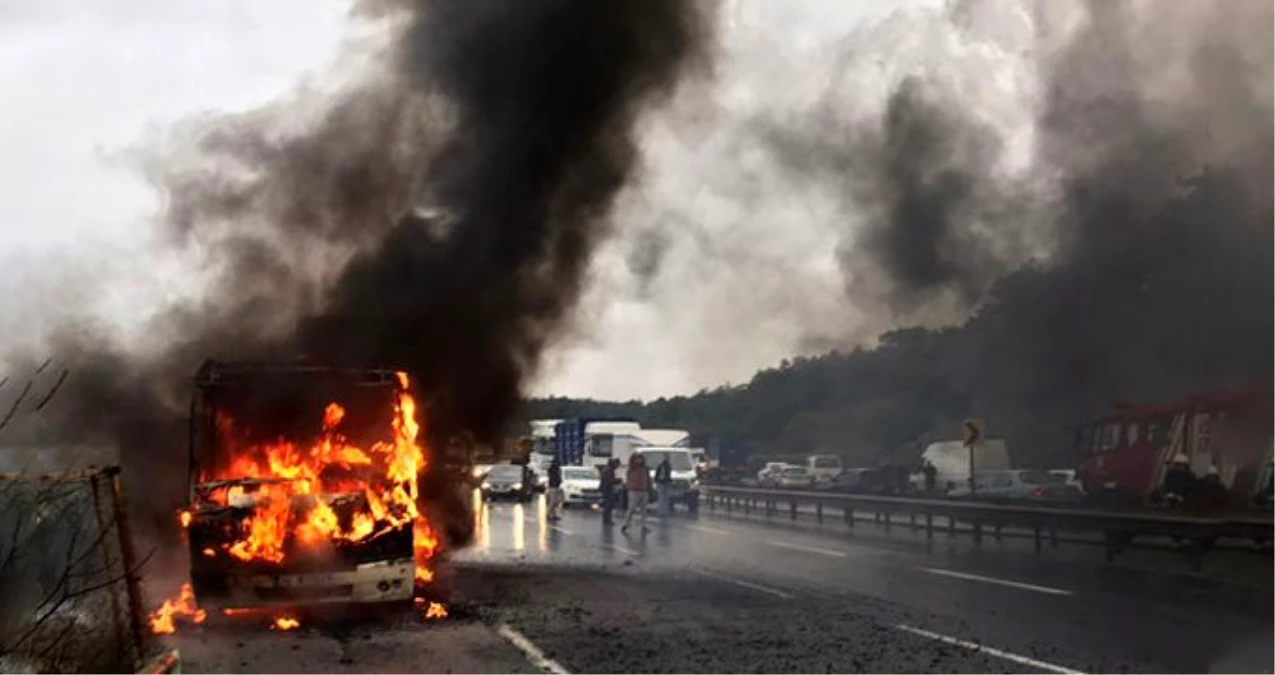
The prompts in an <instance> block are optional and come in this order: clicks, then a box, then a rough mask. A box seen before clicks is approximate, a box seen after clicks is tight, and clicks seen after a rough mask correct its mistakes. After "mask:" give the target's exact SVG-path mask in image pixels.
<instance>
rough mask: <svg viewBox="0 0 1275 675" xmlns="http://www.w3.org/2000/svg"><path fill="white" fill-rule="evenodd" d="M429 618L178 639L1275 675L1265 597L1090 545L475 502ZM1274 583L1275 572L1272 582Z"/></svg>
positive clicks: (393, 655) (587, 659) (626, 661)
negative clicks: (561, 513) (634, 523)
mask: <svg viewBox="0 0 1275 675" xmlns="http://www.w3.org/2000/svg"><path fill="white" fill-rule="evenodd" d="M475 507H476V509H475V525H476V536H475V540H474V542H473V545H472V546H470V547H468V548H467V549H465V550H463V551H460V552H457V553H456V554H454V555H453V556H452V557H451V559H450V560H449V561H448V562H446V563H444V564H441V565H440V566H439V569H438V578H437V581H436V584H435V587H434V588H435V591H436V592H437V593H439V594H440V595H441V596H443V597H445V598H446V600H447V602H448V604H449V608H450V611H451V616H450V617H449V618H448V619H446V620H445V621H441V622H440V621H426V620H424V619H423V618H422V617H421V615H420V612H419V610H415V609H400V610H394V611H389V612H384V613H381V614H373V615H371V618H367V617H361V618H359V617H354V618H346V617H336V618H320V617H305V618H303V619H302V626H301V628H299V629H297V630H295V631H290V632H279V631H273V630H269V629H267V627H266V626H265V625H260V624H259V623H256V624H254V623H253V622H251V621H249V622H246V623H244V622H231V623H227V622H218V625H206V626H201V627H191V626H187V627H183V629H182V630H180V631H179V633H178V634H177V635H176V636H172V638H171V640H172V642H173V643H174V644H176V645H177V646H178V647H179V648H180V649H181V652H182V656H183V670H185V671H186V672H283V671H299V670H300V671H308V672H493V673H495V672H632V671H653V672H687V671H690V672H1068V671H1072V670H1075V671H1082V672H1112V671H1135V672H1151V671H1155V672H1165V671H1168V672H1199V671H1213V672H1263V671H1264V672H1270V671H1271V670H1272V657H1271V651H1272V650H1271V646H1272V645H1271V634H1272V625H1273V622H1272V610H1271V600H1272V593H1271V588H1270V585H1269V580H1268V584H1267V585H1266V586H1252V585H1242V584H1234V583H1228V582H1225V581H1221V580H1218V579H1214V578H1209V577H1208V576H1204V575H1191V574H1180V573H1177V572H1171V571H1166V569H1179V570H1180V569H1181V568H1180V566H1177V567H1173V566H1170V567H1168V568H1166V569H1158V568H1156V567H1155V566H1154V565H1152V566H1139V565H1121V564H1118V565H1104V564H1102V562H1101V558H1100V556H1094V555H1093V551H1092V550H1089V549H1087V548H1084V547H1073V548H1068V547H1063V548H1062V549H1059V550H1057V551H1048V552H1047V553H1046V554H1045V555H1041V556H1037V555H1035V554H1033V553H1032V552H1031V546H1030V543H1026V542H1021V541H1019V542H1015V541H1010V540H1007V541H1006V542H1002V543H1000V544H994V543H991V541H990V539H989V541H988V543H986V545H985V548H982V549H979V548H976V547H974V546H972V544H971V543H970V542H969V541H968V539H962V538H958V539H956V540H952V541H948V540H946V538H945V537H940V538H938V539H936V540H935V541H933V542H926V541H925V539H924V535H923V534H919V535H918V534H913V533H911V532H910V531H909V530H907V528H894V529H893V530H892V531H891V532H890V533H889V534H885V533H884V532H883V531H881V530H879V529H877V528H874V527H865V526H863V525H862V524H861V525H860V526H858V527H856V528H855V529H854V530H853V531H848V530H845V529H842V528H837V527H823V528H815V527H811V526H795V527H794V526H792V525H791V524H789V523H780V524H766V523H764V522H758V521H757V520H741V519H739V518H724V517H713V516H710V515H708V514H701V516H700V517H698V518H690V517H687V516H685V515H682V514H679V515H677V516H674V517H673V518H669V519H665V520H660V519H656V518H651V519H650V521H649V524H650V527H651V528H652V531H651V532H650V534H649V535H647V536H646V537H641V536H628V537H626V536H624V535H622V534H621V533H620V531H619V528H618V527H616V528H604V527H602V525H601V522H600V521H601V518H600V514H599V513H597V512H596V511H578V510H570V511H567V512H566V513H565V517H564V519H563V520H562V521H561V522H559V523H549V522H548V521H547V519H546V517H545V516H546V511H545V505H544V500H543V498H540V499H538V500H537V501H536V502H534V503H532V504H528V505H519V504H492V505H487V504H482V503H481V501H480V500H477V499H476V498H475ZM1266 564H1267V565H1269V561H1267V563H1266Z"/></svg>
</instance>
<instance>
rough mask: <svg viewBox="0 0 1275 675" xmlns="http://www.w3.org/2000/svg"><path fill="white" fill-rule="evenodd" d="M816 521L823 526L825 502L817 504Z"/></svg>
mask: <svg viewBox="0 0 1275 675" xmlns="http://www.w3.org/2000/svg"><path fill="white" fill-rule="evenodd" d="M815 520H817V521H819V524H820V525H823V502H815Z"/></svg>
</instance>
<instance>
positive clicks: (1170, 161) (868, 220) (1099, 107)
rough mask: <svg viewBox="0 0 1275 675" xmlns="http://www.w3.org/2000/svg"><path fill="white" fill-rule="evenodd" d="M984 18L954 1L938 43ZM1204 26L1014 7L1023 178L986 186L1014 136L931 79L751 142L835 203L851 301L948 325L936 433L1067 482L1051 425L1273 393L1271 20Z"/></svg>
mask: <svg viewBox="0 0 1275 675" xmlns="http://www.w3.org/2000/svg"><path fill="white" fill-rule="evenodd" d="M989 4H990V5H994V4H995V3H979V2H958V3H954V4H953V5H951V6H950V7H949V9H948V12H949V14H948V19H949V21H950V29H951V30H953V31H955V32H956V33H958V34H960V33H961V32H962V31H965V30H967V29H968V28H969V25H970V23H969V22H970V20H971V18H972V17H974V16H975V15H976V14H978V12H980V11H981V10H982V9H987V8H988V6H989ZM1215 7H1216V10H1217V11H1207V10H1206V9H1205V8H1203V7H1199V6H1194V5H1192V6H1180V7H1174V8H1172V10H1169V8H1167V7H1165V6H1162V5H1159V4H1156V5H1154V6H1147V5H1139V4H1137V3H1132V2H1107V1H1094V2H1081V3H1077V4H1075V5H1071V4H1069V3H1038V4H1035V5H1032V6H1031V11H1032V15H1033V17H1034V20H1035V21H1036V23H1037V25H1036V38H1037V39H1036V44H1035V45H1033V49H1034V50H1035V51H1034V54H1035V57H1036V62H1035V69H1036V72H1037V73H1038V75H1039V82H1038V84H1039V87H1038V89H1037V92H1038V93H1037V94H1036V96H1037V100H1035V101H1034V108H1035V110H1036V119H1035V124H1034V126H1035V128H1034V138H1035V141H1034V157H1033V159H1032V164H1031V168H1030V169H1029V171H1028V172H1027V175H1026V176H1016V177H1013V178H1008V177H1006V176H1004V175H1003V174H1001V173H1000V172H998V170H997V165H998V163H999V162H1000V160H1001V159H1002V158H1003V155H1004V152H1005V150H1004V149H1005V147H1006V142H1007V135H1008V133H1009V131H1008V130H1005V129H999V128H996V127H994V126H992V125H990V124H988V123H985V122H981V121H979V120H980V119H981V118H980V115H979V114H978V113H979V110H978V108H977V106H978V103H977V102H975V103H971V102H969V101H967V100H962V99H961V98H959V97H957V96H954V95H953V90H954V89H955V88H956V87H954V86H953V85H952V84H951V83H948V82H942V81H938V80H936V79H935V78H932V77H930V76H929V75H928V74H918V75H914V76H910V77H904V78H900V79H899V81H898V84H897V85H896V86H895V88H894V90H893V92H892V94H891V95H890V97H889V101H888V104H887V105H886V106H885V111H884V113H883V114H882V115H881V116H880V117H879V118H875V119H871V120H869V121H867V122H865V123H862V124H852V125H848V126H847V125H845V124H840V123H839V120H840V119H842V116H841V115H839V114H837V111H836V110H831V111H829V110H820V111H817V114H816V115H812V117H811V118H810V119H809V120H803V122H805V124H800V125H775V124H773V121H767V123H766V124H765V125H763V128H764V129H765V131H766V134H767V138H768V139H769V140H770V144H771V147H772V148H773V149H774V151H775V156H776V157H777V158H778V159H779V160H780V161H781V162H783V164H784V165H785V166H786V167H787V168H788V169H789V170H790V171H793V172H794V173H795V174H796V175H797V176H798V177H800V178H801V179H808V178H810V177H815V178H817V179H819V180H821V181H824V182H826V183H827V184H828V185H829V186H831V187H832V188H833V189H835V190H837V191H839V192H840V194H841V195H842V196H843V197H844V203H845V205H846V209H845V215H844V218H845V221H846V225H847V228H846V231H847V235H846V239H845V243H844V244H843V248H842V256H841V261H842V264H843V272H844V274H845V276H846V278H847V285H848V288H849V290H850V293H851V298H852V300H854V301H855V302H856V304H858V305H859V306H860V307H867V308H869V309H872V310H876V311H877V312H884V313H886V314H888V315H889V316H891V317H893V318H894V319H895V320H896V325H897V321H899V320H902V321H904V322H906V321H909V320H911V321H918V322H921V323H931V322H930V321H927V320H926V319H927V317H926V312H927V310H928V311H933V312H935V313H937V314H939V315H940V319H942V321H940V322H947V323H953V322H954V323H958V324H963V325H961V326H960V327H959V328H958V329H957V330H948V331H942V332H936V333H933V334H932V336H931V337H930V338H927V344H931V343H937V344H939V345H940V348H939V349H938V350H937V352H934V350H929V351H928V352H927V353H929V354H930V356H929V357H927V358H929V359H932V367H931V368H930V369H929V370H928V371H927V372H928V373H929V374H930V375H932V376H934V377H937V378H940V379H942V380H943V382H944V387H945V388H948V389H950V390H952V391H953V392H954V400H958V401H961V402H962V403H961V405H959V406H955V407H950V408H948V409H947V410H944V411H933V412H934V413H935V416H936V417H939V416H946V417H948V418H953V417H955V418H958V419H959V417H960V416H962V415H972V416H979V417H986V418H988V419H990V420H992V424H993V426H994V431H995V432H996V433H997V435H1005V436H1008V437H1009V438H1010V440H1011V448H1014V447H1016V448H1017V449H1018V453H1016V454H1018V456H1019V459H1020V460H1027V461H1031V460H1036V461H1041V462H1046V461H1051V462H1058V463H1069V462H1072V461H1074V458H1073V457H1072V456H1071V453H1070V452H1069V451H1068V450H1069V446H1070V443H1071V441H1072V439H1071V436H1070V433H1069V431H1068V427H1069V425H1070V424H1074V423H1077V422H1079V421H1081V420H1083V419H1085V417H1086V416H1087V415H1090V414H1093V413H1094V412H1096V411H1097V410H1099V409H1101V408H1105V407H1106V406H1108V405H1110V404H1112V403H1116V402H1120V401H1148V402H1150V401H1167V400H1171V399H1173V398H1175V397H1178V396H1183V395H1185V394H1188V393H1192V392H1196V391H1200V390H1207V389H1212V388H1224V387H1236V386H1245V385H1253V384H1263V383H1269V381H1270V378H1271V376H1272V373H1273V372H1275V365H1273V362H1272V352H1273V351H1275V343H1273V338H1272V334H1273V331H1272V328H1273V321H1272V312H1273V306H1275V302H1273V301H1275V295H1273V293H1272V281H1271V280H1272V278H1273V276H1275V275H1273V273H1275V269H1273V268H1275V266H1273V264H1272V227H1271V223H1272V215H1273V213H1272V193H1271V188H1270V186H1271V184H1272V171H1271V167H1272V159H1273V158H1272V141H1273V138H1275V136H1273V134H1272V110H1273V108H1272V89H1271V86H1272V85H1271V83H1272V33H1271V28H1270V27H1271V23H1272V8H1271V5H1270V3H1263V2H1257V1H1253V2H1244V1H1237V2H1230V3H1225V4H1224V5H1218V6H1215ZM1067 11H1072V12H1073V15H1072V16H1071V17H1066V16H1064V15H1066V14H1067ZM993 13H995V12H993ZM987 14H988V13H987V12H984V17H986V15H987ZM1068 19H1074V28H1068V29H1067V30H1064V27H1068V26H1072V25H1073V24H1072V23H1068ZM1055 31H1056V32H1055ZM828 120H833V122H828ZM1042 186H1043V187H1042ZM945 300H946V301H948V302H945ZM953 300H955V306H956V307H957V308H958V309H959V310H960V311H958V312H956V313H955V315H953V312H952V311H951V310H952V307H953V304H952V303H951V301H953ZM931 318H932V317H931ZM935 353H937V355H938V356H934V354H935ZM882 358H883V359H884V358H887V357H885V356H882ZM900 386H902V385H900Z"/></svg>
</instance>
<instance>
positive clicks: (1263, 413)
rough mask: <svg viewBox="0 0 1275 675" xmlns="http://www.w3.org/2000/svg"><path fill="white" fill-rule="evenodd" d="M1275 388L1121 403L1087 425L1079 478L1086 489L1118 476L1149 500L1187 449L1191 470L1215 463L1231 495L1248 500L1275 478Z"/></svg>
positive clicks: (1124, 488) (1122, 485) (1124, 487)
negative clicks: (1274, 473) (1274, 392)
mask: <svg viewBox="0 0 1275 675" xmlns="http://www.w3.org/2000/svg"><path fill="white" fill-rule="evenodd" d="M1271 410H1272V396H1271V389H1270V388H1269V387H1265V388H1253V389H1243V390H1231V391H1217V392H1210V393H1204V394H1198V395H1193V396H1190V397H1188V398H1186V399H1185V400H1181V401H1176V402H1173V403H1169V404H1165V405H1119V406H1115V407H1114V408H1113V409H1112V411H1111V412H1109V413H1108V414H1106V415H1103V416H1102V417H1100V418H1098V419H1096V420H1094V421H1092V422H1090V423H1089V424H1087V425H1085V426H1083V427H1081V428H1080V429H1079V430H1078V431H1079V433H1078V438H1079V440H1080V442H1081V444H1082V450H1083V451H1084V453H1085V455H1086V458H1085V460H1084V462H1083V463H1082V464H1081V467H1080V471H1079V474H1080V480H1081V482H1082V484H1083V486H1084V488H1085V491H1086V492H1088V493H1091V494H1093V493H1096V492H1098V491H1099V490H1101V489H1102V488H1103V486H1104V485H1109V484H1111V483H1114V484H1115V486H1116V487H1117V488H1118V490H1119V491H1120V492H1122V493H1124V494H1127V495H1130V496H1133V497H1137V498H1139V499H1142V500H1145V499H1146V498H1147V497H1149V496H1150V495H1151V494H1152V493H1153V492H1154V491H1155V490H1156V488H1157V487H1159V485H1160V484H1161V482H1162V481H1163V478H1164V472H1165V469H1166V467H1167V466H1168V464H1169V462H1170V461H1171V460H1172V459H1174V458H1175V457H1179V456H1185V458H1186V460H1187V462H1188V463H1189V465H1190V467H1191V470H1192V472H1193V473H1194V474H1195V475H1197V476H1204V475H1206V474H1207V473H1208V472H1209V470H1210V469H1216V470H1217V473H1218V475H1219V477H1220V478H1221V480H1222V483H1223V485H1225V486H1226V488H1227V491H1228V493H1229V495H1230V498H1231V501H1232V502H1233V503H1234V504H1235V505H1241V504H1245V503H1248V502H1249V501H1250V500H1251V499H1252V497H1253V496H1254V495H1255V494H1257V493H1258V492H1259V491H1260V490H1262V489H1263V488H1264V486H1265V485H1266V484H1267V483H1268V482H1269V481H1270V473H1271V451H1272V448H1273V447H1275V443H1273V440H1272V412H1271Z"/></svg>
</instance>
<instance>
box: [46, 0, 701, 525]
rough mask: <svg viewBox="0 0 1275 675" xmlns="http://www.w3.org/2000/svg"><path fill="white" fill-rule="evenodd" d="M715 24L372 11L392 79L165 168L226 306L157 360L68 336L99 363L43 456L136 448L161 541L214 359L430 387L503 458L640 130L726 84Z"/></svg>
mask: <svg viewBox="0 0 1275 675" xmlns="http://www.w3.org/2000/svg"><path fill="white" fill-rule="evenodd" d="M711 8H712V7H711V5H710V4H706V3H696V2H690V1H682V0H622V1H619V2H606V3H596V2H576V1H573V0H547V1H541V2H513V3H510V2H500V1H496V0H467V1H466V2H424V1H420V2H411V1H408V0H402V1H399V0H381V1H378V2H370V1H369V2H365V3H364V4H363V5H361V6H360V9H362V10H363V11H365V12H366V13H367V14H368V15H369V16H372V17H375V18H377V19H381V20H384V21H385V24H386V25H387V26H389V27H391V28H392V30H394V31H395V34H394V35H395V37H394V39H393V42H392V45H391V47H390V48H389V49H388V52H387V54H386V55H385V60H384V66H385V67H383V68H379V69H373V70H371V71H370V72H368V73H365V76H364V77H363V79H362V80H360V81H359V82H358V83H357V84H355V85H353V86H349V87H346V88H345V89H343V90H341V91H340V92H339V93H338V94H335V95H333V97H332V98H325V97H323V96H320V95H316V94H313V93H311V94H309V95H302V96H299V97H298V98H297V100H296V101H292V102H289V103H286V104H277V105H274V106H270V107H267V108H264V109H261V110H257V111H253V112H250V113H246V114H240V115H234V116H221V117H208V118H204V119H200V120H194V121H192V122H191V123H190V124H189V125H188V126H187V127H185V128H183V129H181V130H179V134H183V135H182V136H181V138H180V139H179V140H183V139H193V140H191V141H190V142H188V143H177V144H175V145H172V146H170V148H169V151H168V152H165V153H163V154H160V155H156V156H155V157H153V158H152V160H151V161H150V162H149V163H148V169H149V173H150V175H151V177H152V179H153V180H154V182H155V183H156V184H157V185H158V186H159V187H160V188H161V189H162V190H163V191H164V194H165V210H164V214H163V222H162V234H163V236H164V237H165V239H166V240H167V241H168V242H169V243H170V244H171V245H173V246H177V247H180V248H181V249H182V250H185V251H187V252H189V253H190V254H191V257H192V258H194V259H196V260H198V261H199V264H200V265H201V266H202V271H203V272H204V274H205V275H206V276H207V278H208V279H209V283H208V286H207V289H206V291H205V292H204V293H203V294H202V295H200V296H199V297H198V298H197V299H195V300H193V301H190V302H181V303H178V304H177V305H175V306H173V307H170V308H168V309H167V310H166V311H164V312H162V313H160V314H159V316H158V317H157V318H156V319H155V320H154V321H153V322H152V323H151V324H150V326H149V330H148V331H147V333H148V335H147V338H148V339H149V348H148V349H145V350H140V351H139V350H136V349H130V350H125V349H123V348H119V347H117V346H115V345H111V344H109V343H108V342H106V341H104V340H101V339H98V338H96V337H95V333H94V332H93V331H91V330H89V329H85V328H83V327H79V326H76V327H71V326H67V327H64V328H63V329H61V330H60V331H58V332H57V334H56V335H55V337H54V340H53V348H54V351H55V354H56V355H57V356H58V357H59V358H60V359H63V360H65V359H66V358H68V357H70V358H72V359H73V361H74V363H75V364H76V365H75V366H74V367H73V370H72V374H71V376H70V377H69V378H68V380H67V382H66V383H65V385H64V386H63V387H62V391H61V393H60V394H59V400H58V401H56V402H55V403H54V404H51V405H50V406H49V409H48V410H47V411H46V417H48V418H49V420H48V423H47V424H45V425H43V427H42V429H43V430H44V431H43V435H44V438H43V439H39V440H43V441H46V442H51V441H63V440H66V439H68V438H71V437H76V438H77V439H78V440H96V441H98V442H106V443H110V444H118V447H119V452H120V454H121V458H122V460H123V462H124V463H125V465H126V473H128V474H130V475H131V476H132V477H133V478H134V483H135V484H137V485H147V486H148V490H147V500H148V504H147V505H148V506H152V507H160V506H161V505H162V506H163V507H165V508H156V509H155V511H156V513H157V518H158V521H157V523H156V524H157V525H160V523H162V525H160V526H161V527H162V526H167V522H166V520H165V519H167V518H168V517H169V516H168V513H169V511H168V508H172V507H175V506H176V505H177V503H178V501H179V500H180V495H181V493H182V489H183V488H182V484H183V482H184V474H182V473H181V472H180V470H172V469H173V468H174V467H179V466H181V465H182V462H183V460H184V455H185V452H184V450H183V446H184V437H183V429H184V426H183V424H182V422H181V419H182V417H183V416H184V415H185V406H186V402H187V401H188V400H189V398H188V397H189V391H188V386H189V381H190V378H191V376H192V375H193V374H194V372H195V370H196V368H197V367H198V366H199V364H200V362H201V361H202V360H203V359H204V358H208V357H213V358H219V359H291V358H297V357H304V358H306V359H309V360H311V361H315V362H322V363H330V364H336V365H358V366H378V367H390V368H398V369H403V370H407V371H409V372H411V373H412V374H413V375H414V376H415V377H416V382H417V385H418V389H419V396H420V398H421V399H422V403H423V406H424V418H425V419H424V420H423V422H424V429H425V433H426V434H427V435H428V439H429V441H430V442H431V444H432V445H434V447H435V448H443V447H446V444H447V443H448V442H449V441H450V440H452V439H453V438H456V437H458V436H462V435H470V436H472V437H474V438H476V439H477V440H478V441H480V442H485V443H492V444H499V443H501V442H502V440H503V439H502V438H501V433H502V432H503V431H504V429H505V426H506V424H507V423H508V422H509V419H510V416H511V414H512V412H513V410H514V408H515V406H516V405H517V403H518V401H519V400H520V397H521V395H522V386H523V383H524V382H525V380H526V378H527V377H528V376H529V375H530V374H532V373H533V372H534V371H535V369H536V368H537V365H538V363H539V359H540V355H541V352H542V350H543V349H544V348H545V346H546V345H547V344H548V343H549V341H550V340H551V339H552V338H553V337H554V336H555V335H556V334H557V332H558V331H559V329H561V328H562V327H563V326H564V324H565V323H566V322H567V321H568V320H569V315H570V311H571V309H572V306H573V304H574V303H575V301H576V299H577V296H578V295H579V293H580V290H581V289H580V286H581V281H582V277H583V274H584V271H585V267H586V265H587V263H588V261H589V257H590V254H591V252H592V251H593V250H594V247H595V246H596V245H597V244H598V242H599V241H600V240H601V239H602V238H604V237H605V236H607V234H608V233H609V232H610V223H609V220H608V215H609V210H610V207H611V202H612V199H613V198H614V197H615V195H616V193H617V191H618V190H620V188H621V187H622V186H624V184H625V182H626V180H628V179H629V177H630V173H631V170H632V169H633V167H634V163H635V159H636V156H637V149H636V146H635V142H634V138H633V135H634V125H635V123H636V121H637V120H638V118H639V117H640V116H641V115H642V113H643V112H644V111H645V110H647V109H648V108H649V107H651V106H653V105H655V104H658V103H659V102H660V100H661V99H662V98H664V97H666V96H668V95H670V94H671V93H672V92H673V90H674V88H675V86H676V85H677V84H678V82H679V80H681V79H682V76H683V75H684V74H685V72H686V71H688V70H692V69H697V68H699V67H700V66H702V65H704V64H705V63H706V59H707V56H708V53H707V51H708V47H709V45H710V42H711V40H710V35H709V34H710V26H711V23H712V17H711V15H710V10H711ZM316 99H317V100H316ZM184 134H189V135H184ZM160 493H162V494H160Z"/></svg>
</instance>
